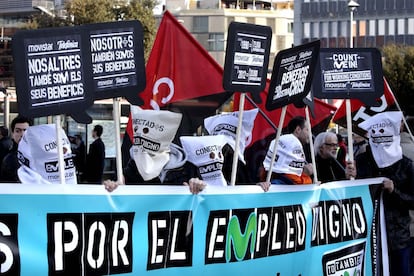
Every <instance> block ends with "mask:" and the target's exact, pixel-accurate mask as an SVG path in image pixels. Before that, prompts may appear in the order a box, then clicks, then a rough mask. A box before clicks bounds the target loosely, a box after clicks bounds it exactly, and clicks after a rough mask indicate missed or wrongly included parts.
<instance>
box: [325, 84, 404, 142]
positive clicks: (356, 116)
mask: <svg viewBox="0 0 414 276" xmlns="http://www.w3.org/2000/svg"><path fill="white" fill-rule="evenodd" d="M377 102H378V106H366V105H365V104H364V103H362V102H361V101H360V100H358V99H351V118H352V131H353V132H354V133H357V134H359V135H364V133H365V131H364V130H362V129H360V128H359V127H358V124H359V123H361V122H363V121H365V120H366V119H367V118H369V117H371V116H374V115H375V114H377V113H381V112H384V111H390V110H397V109H396V105H395V98H394V95H393V93H392V91H391V88H390V86H389V85H388V82H387V80H386V79H385V78H384V95H382V96H381V97H380V98H379V99H378V100H377ZM332 121H333V122H334V123H336V124H338V125H340V126H343V127H345V128H346V106H345V102H343V103H342V104H341V106H339V108H338V110H337V111H336V113H335V115H334V116H333V118H332Z"/></svg>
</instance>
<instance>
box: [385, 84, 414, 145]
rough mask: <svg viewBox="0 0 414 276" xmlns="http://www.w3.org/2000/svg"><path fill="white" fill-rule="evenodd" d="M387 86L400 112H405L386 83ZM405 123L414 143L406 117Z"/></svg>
mask: <svg viewBox="0 0 414 276" xmlns="http://www.w3.org/2000/svg"><path fill="white" fill-rule="evenodd" d="M385 84H386V85H387V86H388V91H390V92H391V93H390V94H391V96H392V98H393V99H394V103H395V105H396V106H397V108H398V110H399V111H401V112H403V111H402V109H401V106H400V104H399V103H398V101H397V98H396V97H395V95H394V93H393V92H392V91H391V88H389V85H388V82H387V81H385ZM403 122H404V125H405V128H406V129H407V131H408V133H409V134H410V137H411V140H412V141H413V142H414V136H413V134H412V132H411V129H410V127H409V126H408V123H407V120H406V119H405V117H404V116H403Z"/></svg>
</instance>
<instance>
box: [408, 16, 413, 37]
mask: <svg viewBox="0 0 414 276" xmlns="http://www.w3.org/2000/svg"><path fill="white" fill-rule="evenodd" d="M407 34H409V35H412V34H414V18H408V32H407Z"/></svg>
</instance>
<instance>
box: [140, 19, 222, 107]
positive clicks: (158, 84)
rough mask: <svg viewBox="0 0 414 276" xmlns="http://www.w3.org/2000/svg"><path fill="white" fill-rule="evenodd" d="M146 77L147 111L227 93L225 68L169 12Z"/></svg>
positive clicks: (145, 100) (160, 31)
mask: <svg viewBox="0 0 414 276" xmlns="http://www.w3.org/2000/svg"><path fill="white" fill-rule="evenodd" d="M146 74H147V86H146V88H145V90H144V91H143V92H142V93H141V94H140V96H141V97H142V98H143V100H144V106H143V108H151V105H152V104H154V103H156V104H157V105H158V106H159V107H162V106H164V105H166V104H168V103H173V102H177V101H181V100H185V99H192V98H198V97H202V96H206V95H211V94H216V93H221V92H223V91H224V89H223V85H222V82H223V68H222V67H221V66H220V65H219V64H218V63H217V62H216V61H215V60H214V59H213V58H212V57H211V56H210V54H209V53H208V52H207V51H206V50H205V49H204V48H203V46H201V45H200V44H199V43H198V41H197V40H196V39H195V38H194V37H193V36H192V35H191V33H189V32H188V31H187V30H186V29H185V28H184V26H183V25H182V24H181V23H179V22H178V21H177V19H176V18H175V17H174V16H173V15H172V14H171V13H170V12H168V11H166V12H165V13H164V16H163V18H162V20H161V23H160V26H159V28H158V31H157V36H156V38H155V41H154V46H153V48H152V50H151V54H150V57H149V59H148V64H147V67H146ZM151 99H154V102H152V103H151V102H150V101H151Z"/></svg>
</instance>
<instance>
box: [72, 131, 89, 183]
mask: <svg viewBox="0 0 414 276" xmlns="http://www.w3.org/2000/svg"><path fill="white" fill-rule="evenodd" d="M74 144H75V146H74V147H73V150H72V153H73V160H74V161H75V166H76V174H77V176H78V181H79V182H82V181H83V178H84V173H85V166H86V165H85V161H86V147H85V143H84V142H83V140H82V136H81V135H79V134H77V135H75V140H74Z"/></svg>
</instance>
